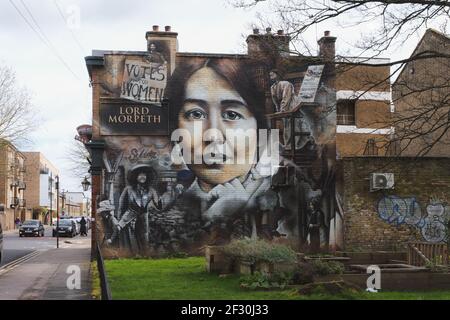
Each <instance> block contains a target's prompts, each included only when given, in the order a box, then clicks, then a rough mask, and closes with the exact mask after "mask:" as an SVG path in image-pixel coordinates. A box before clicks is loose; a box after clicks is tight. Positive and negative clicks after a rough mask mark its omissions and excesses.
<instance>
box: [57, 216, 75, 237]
mask: <svg viewBox="0 0 450 320" xmlns="http://www.w3.org/2000/svg"><path fill="white" fill-rule="evenodd" d="M76 225H77V223H76V222H75V221H73V220H72V219H62V220H59V226H58V228H56V225H54V226H53V236H54V237H56V235H57V234H59V236H60V237H62V236H66V237H71V238H73V237H75V236H76V235H77V226H76Z"/></svg>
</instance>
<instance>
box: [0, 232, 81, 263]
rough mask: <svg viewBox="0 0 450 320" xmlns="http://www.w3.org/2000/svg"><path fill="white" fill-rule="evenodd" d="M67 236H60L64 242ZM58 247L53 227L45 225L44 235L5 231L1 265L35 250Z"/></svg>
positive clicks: (61, 241)
mask: <svg viewBox="0 0 450 320" xmlns="http://www.w3.org/2000/svg"><path fill="white" fill-rule="evenodd" d="M77 237H79V236H77ZM65 240H67V238H60V243H63V242H64V241H65ZM53 248H56V238H53V237H52V228H51V227H45V235H44V237H39V238H38V237H23V238H20V237H19V231H18V230H15V231H14V232H5V233H4V235H3V257H2V261H1V262H0V267H1V266H3V265H5V264H8V263H10V262H11V261H14V260H16V259H18V258H20V257H23V256H25V255H27V254H29V253H31V252H33V251H36V250H38V251H41V250H47V249H53Z"/></svg>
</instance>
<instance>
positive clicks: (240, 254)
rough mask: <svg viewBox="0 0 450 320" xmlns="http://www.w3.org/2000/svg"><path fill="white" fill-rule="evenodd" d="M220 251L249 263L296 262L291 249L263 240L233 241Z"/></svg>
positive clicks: (294, 254) (295, 256)
mask: <svg viewBox="0 0 450 320" xmlns="http://www.w3.org/2000/svg"><path fill="white" fill-rule="evenodd" d="M222 251H223V253H224V254H225V255H227V256H229V257H231V258H235V259H240V260H244V261H248V262H250V263H255V262H262V261H264V262H269V263H280V262H284V263H295V262H296V261H297V254H296V253H295V251H294V250H292V249H291V248H289V247H287V246H285V245H282V244H275V243H270V242H267V241H264V240H251V239H240V240H233V241H231V242H230V243H229V244H228V245H226V246H224V247H223V248H222Z"/></svg>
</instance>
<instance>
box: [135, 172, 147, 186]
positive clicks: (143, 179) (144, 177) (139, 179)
mask: <svg viewBox="0 0 450 320" xmlns="http://www.w3.org/2000/svg"><path fill="white" fill-rule="evenodd" d="M146 181H147V175H146V174H145V173H144V172H141V173H139V174H138V176H137V182H139V183H142V184H143V183H145V182H146Z"/></svg>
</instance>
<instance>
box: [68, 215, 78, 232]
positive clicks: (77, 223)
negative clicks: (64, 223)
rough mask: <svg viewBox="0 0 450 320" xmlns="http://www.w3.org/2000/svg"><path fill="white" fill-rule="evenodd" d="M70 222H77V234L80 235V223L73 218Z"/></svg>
mask: <svg viewBox="0 0 450 320" xmlns="http://www.w3.org/2000/svg"><path fill="white" fill-rule="evenodd" d="M70 220H72V221H73V222H75V231H76V233H77V234H80V224H79V223H78V222H77V220H76V219H74V218H72V219H70Z"/></svg>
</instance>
